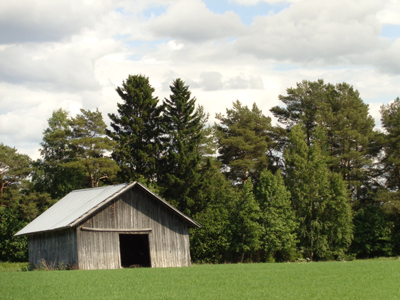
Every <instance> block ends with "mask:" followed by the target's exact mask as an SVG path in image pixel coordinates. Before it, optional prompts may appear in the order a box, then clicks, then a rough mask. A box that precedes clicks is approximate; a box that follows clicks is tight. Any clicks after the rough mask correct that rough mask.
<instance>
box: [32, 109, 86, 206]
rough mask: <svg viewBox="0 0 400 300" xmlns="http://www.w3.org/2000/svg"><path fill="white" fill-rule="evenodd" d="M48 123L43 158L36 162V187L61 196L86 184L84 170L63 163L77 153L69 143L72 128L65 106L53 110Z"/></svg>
mask: <svg viewBox="0 0 400 300" xmlns="http://www.w3.org/2000/svg"><path fill="white" fill-rule="evenodd" d="M48 126H49V127H48V128H46V129H45V130H44V131H43V141H42V143H41V144H40V145H41V146H42V148H41V150H40V154H41V159H38V160H37V161H36V162H35V163H34V164H33V174H32V182H33V183H34V188H35V190H36V191H39V192H47V193H49V194H50V195H51V197H52V198H53V199H60V198H62V197H64V196H65V195H66V194H68V193H69V192H70V191H72V190H75V189H79V188H83V187H84V184H83V182H84V174H83V172H81V171H78V170H75V169H71V168H66V167H64V166H63V164H65V163H68V162H70V161H72V160H73V159H74V155H75V153H74V152H73V151H72V149H71V148H70V143H69V140H70V139H71V135H72V131H71V128H70V118H69V116H68V112H67V111H65V110H63V109H58V110H55V111H53V114H52V116H51V118H49V119H48Z"/></svg>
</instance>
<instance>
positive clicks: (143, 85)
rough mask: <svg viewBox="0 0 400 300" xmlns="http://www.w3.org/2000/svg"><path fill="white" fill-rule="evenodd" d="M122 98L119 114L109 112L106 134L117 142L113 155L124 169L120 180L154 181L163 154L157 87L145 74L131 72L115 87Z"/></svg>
mask: <svg viewBox="0 0 400 300" xmlns="http://www.w3.org/2000/svg"><path fill="white" fill-rule="evenodd" d="M116 91H117V93H118V95H119V96H120V97H121V99H122V101H123V102H122V103H118V104H117V105H118V114H109V117H110V119H111V127H112V129H111V130H106V132H107V135H108V136H109V137H110V138H111V139H112V140H113V141H115V142H116V143H117V145H116V148H115V149H114V151H113V152H112V158H113V159H114V160H115V161H116V162H117V164H118V166H119V167H120V168H121V171H120V173H119V176H120V180H121V181H132V180H137V179H138V178H140V177H144V178H145V179H146V180H149V181H150V182H151V181H154V180H155V178H156V173H157V169H156V162H157V160H158V159H159V156H160V141H159V135H160V114H161V110H162V108H161V107H160V106H157V105H158V98H157V97H154V96H153V92H154V88H153V87H152V86H151V85H150V83H149V79H148V78H147V77H145V76H142V75H134V76H132V75H129V77H128V78H127V79H126V81H124V82H123V83H122V86H121V87H118V88H117V89H116Z"/></svg>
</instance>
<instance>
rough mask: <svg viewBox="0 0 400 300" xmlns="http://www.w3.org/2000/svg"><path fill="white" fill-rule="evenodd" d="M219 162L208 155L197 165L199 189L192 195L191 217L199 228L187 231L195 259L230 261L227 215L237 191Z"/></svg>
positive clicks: (216, 261)
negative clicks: (199, 178)
mask: <svg viewBox="0 0 400 300" xmlns="http://www.w3.org/2000/svg"><path fill="white" fill-rule="evenodd" d="M220 167H221V166H220V162H218V161H216V159H215V158H213V157H208V158H207V159H206V161H205V164H204V165H203V166H202V167H201V168H200V170H199V173H200V177H201V188H199V189H198V193H197V195H195V197H194V202H195V204H194V209H193V210H194V211H196V214H194V215H193V218H194V219H195V220H196V221H198V222H199V223H200V224H201V225H202V227H201V228H196V229H193V230H191V231H190V247H191V250H190V252H191V255H192V259H193V261H195V262H203V263H222V262H227V261H232V255H231V253H232V252H234V251H233V250H232V231H231V224H230V218H231V217H230V216H231V213H232V211H233V207H234V203H236V201H237V197H238V193H237V191H236V189H235V188H233V187H232V185H231V183H230V182H229V181H228V180H227V179H226V178H225V176H224V175H223V174H222V173H221V172H220Z"/></svg>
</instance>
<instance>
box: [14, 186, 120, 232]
mask: <svg viewBox="0 0 400 300" xmlns="http://www.w3.org/2000/svg"><path fill="white" fill-rule="evenodd" d="M127 185H128V184H127V183H124V184H118V185H111V186H105V187H99V188H92V189H84V190H76V191H72V192H71V193H69V194H68V195H66V196H65V197H64V198H62V199H61V200H59V201H58V202H57V203H55V204H54V205H53V206H51V207H50V208H49V209H48V210H46V211H45V212H44V213H42V214H41V215H40V216H38V217H37V218H36V219H35V220H33V221H32V222H31V223H29V224H28V225H26V226H25V227H24V228H22V229H21V230H20V231H19V232H18V233H17V234H16V235H23V234H28V233H34V232H40V231H48V230H54V229H59V228H64V227H68V226H69V225H70V224H71V223H72V222H74V221H75V220H76V219H77V218H79V217H81V216H82V215H83V214H85V213H86V212H88V211H89V210H91V209H92V208H94V207H96V206H98V205H99V204H100V203H101V202H103V201H105V200H107V199H108V198H109V197H111V196H113V195H114V194H116V193H118V192H119V191H121V190H122V189H124V188H125V187H127Z"/></svg>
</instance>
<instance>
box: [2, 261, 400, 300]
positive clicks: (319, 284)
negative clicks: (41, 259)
mask: <svg viewBox="0 0 400 300" xmlns="http://www.w3.org/2000/svg"><path fill="white" fill-rule="evenodd" d="M0 298H1V299H400V261H399V260H383V261H380V260H369V261H352V262H319V263H316V262H314V263H276V264H238V265H236V264H227V265H198V266H194V267H190V268H166V269H147V268H143V269H122V270H93V271H83V270H78V271H34V272H0Z"/></svg>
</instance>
